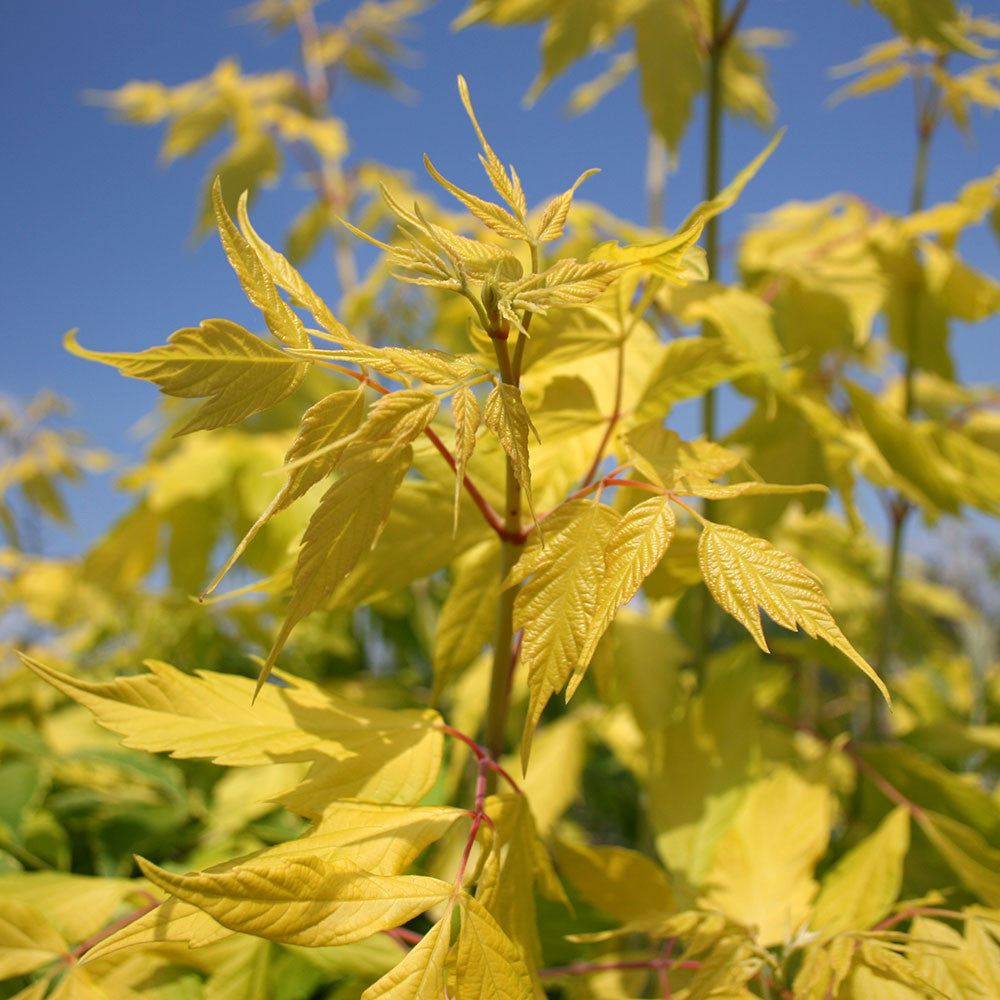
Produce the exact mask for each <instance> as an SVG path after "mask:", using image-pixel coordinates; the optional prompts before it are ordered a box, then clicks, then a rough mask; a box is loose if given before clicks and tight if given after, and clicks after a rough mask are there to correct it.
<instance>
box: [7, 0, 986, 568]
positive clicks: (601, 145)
mask: <svg viewBox="0 0 1000 1000" xmlns="http://www.w3.org/2000/svg"><path fill="white" fill-rule="evenodd" d="M350 6H353V3H351V4H349V3H346V2H343V0H327V2H326V3H325V4H323V5H322V6H321V8H320V14H321V16H322V17H323V18H324V19H328V20H329V19H334V18H336V17H338V16H339V15H340V14H341V13H342V12H344V11H345V10H346V9H348V8H349V7H350ZM978 6H979V10H980V11H982V12H986V11H987V10H988V8H989V7H990V6H991V4H984V3H980V4H979V5H978ZM463 7H464V4H460V3H457V2H454V0H439V2H438V3H436V4H435V5H433V6H432V7H430V8H429V9H428V11H427V12H426V13H425V14H424V15H422V16H421V17H420V18H419V20H418V22H417V23H418V31H417V33H416V34H415V35H414V37H413V38H412V39H411V47H412V48H413V49H414V50H415V51H416V52H417V53H418V56H419V61H418V62H417V63H416V64H415V65H414V66H412V67H410V68H406V69H404V70H403V71H402V73H401V75H402V78H403V80H404V81H405V82H406V83H407V84H408V85H409V86H410V87H411V88H412V89H413V90H414V91H415V92H416V93H417V94H418V95H419V96H418V99H417V100H416V101H415V102H414V103H412V104H401V103H399V102H398V101H396V100H395V99H393V98H392V97H389V96H387V95H385V94H382V93H378V92H375V91H371V90H368V89H365V88H363V87H361V86H359V85H355V84H351V83H347V84H345V85H343V86H340V85H338V90H337V94H336V100H335V111H336V113H337V114H339V115H340V116H341V117H342V118H344V119H345V120H346V122H347V125H348V129H349V134H350V137H351V142H352V154H351V156H352V159H354V160H364V159H374V160H380V161H382V162H385V163H388V164H390V165H392V166H395V167H399V168H404V169H408V170H411V171H413V173H414V175H415V176H419V174H420V173H422V170H421V168H420V162H421V156H422V154H423V153H424V152H425V151H426V152H430V153H431V154H432V155H433V157H434V160H435V163H436V164H437V165H438V166H439V167H440V168H441V169H442V170H443V171H444V172H445V173H446V174H447V175H448V176H449V177H451V178H452V179H453V180H455V181H456V182H458V183H460V184H463V185H464V186H471V185H475V187H473V189H474V190H480V189H481V185H482V184H483V183H485V182H484V179H483V177H482V174H481V173H480V168H479V166H478V163H477V161H476V157H475V153H476V146H475V142H474V136H473V135H472V133H471V130H470V128H469V126H468V123H467V121H466V119H465V117H464V114H463V112H462V110H461V106H460V104H459V101H458V97H457V93H456V88H455V76H456V74H457V73H463V74H464V75H465V76H466V78H467V79H468V81H469V86H470V89H471V92H472V96H473V100H474V102H475V104H476V108H477V111H478V114H479V117H480V121H481V122H482V124H483V126H484V128H485V129H486V132H487V135H488V136H489V137H490V139H491V142H492V143H493V145H494V147H495V148H496V149H497V151H498V153H499V154H500V156H501V158H502V159H504V160H505V161H513V162H514V163H515V165H516V166H517V169H518V172H519V173H520V175H521V177H522V180H523V181H524V185H525V188H526V190H527V191H528V198H529V201H534V202H538V201H540V200H542V198H544V197H545V196H547V195H551V194H553V193H555V192H557V191H559V190H562V189H564V188H565V187H566V186H567V185H568V183H570V182H571V181H572V180H573V179H574V178H575V177H576V176H577V175H578V174H579V173H580V172H581V171H582V170H584V169H586V168H588V167H591V166H597V167H600V168H602V173H601V174H599V175H598V176H597V177H595V178H593V179H592V180H590V181H588V182H587V185H586V189H585V191H584V192H581V193H582V194H585V196H587V197H589V198H591V199H593V200H595V201H598V202H600V203H602V204H604V205H605V206H606V207H607V208H609V209H610V210H612V211H614V212H616V213H618V214H620V215H623V216H626V217H630V218H634V219H637V220H641V219H642V218H643V216H644V212H645V209H644V205H643V182H644V171H645V162H646V125H645V116H644V113H643V111H642V109H641V107H640V103H639V98H638V90H637V85H636V82H635V80H634V79H632V80H630V81H628V82H627V83H626V84H625V85H624V86H623V87H621V88H619V89H618V90H617V91H615V92H613V93H612V94H611V95H610V96H609V97H608V98H607V99H606V100H605V101H604V102H603V103H602V104H601V105H599V106H598V108H597V109H596V110H594V111H592V112H591V113H589V114H588V115H586V116H584V117H580V118H569V117H567V116H566V115H565V114H564V113H563V106H564V104H565V101H566V99H567V97H568V95H569V93H570V91H571V89H572V87H573V85H574V84H575V83H578V82H580V81H582V80H585V79H589V78H590V77H592V76H594V75H596V73H597V72H599V71H600V69H602V68H603V66H604V65H605V62H604V59H603V58H600V57H597V58H594V59H592V60H589V61H588V62H587V63H585V64H583V65H582V66H581V67H579V68H578V69H577V70H574V71H573V72H572V73H570V74H568V75H567V76H566V77H564V78H561V79H560V80H559V81H557V82H556V84H555V85H554V86H553V87H552V88H550V90H549V91H547V92H546V93H545V94H544V95H543V96H542V98H541V99H540V101H539V102H538V103H537V104H536V105H535V106H534V107H533V108H531V109H526V108H525V107H524V106H523V104H522V98H523V95H524V94H525V92H526V91H527V89H528V87H529V85H530V83H531V81H532V79H533V77H534V75H535V72H536V69H537V66H538V54H537V45H538V30H537V29H536V28H518V29H506V30H497V29H490V28H485V27H476V28H472V29H467V30H466V31H463V32H460V33H454V32H452V31H451V30H450V27H449V24H450V21H451V20H452V19H453V18H454V17H455V16H456V15H457V14H458V13H459V12H460V11H461V10H462V9H463ZM745 23H746V25H747V26H759V27H774V28H780V29H783V30H786V31H789V32H791V34H792V36H793V38H792V43H791V45H790V46H789V47H787V48H785V49H778V50H774V51H772V52H771V53H770V59H771V64H772V69H773V90H774V94H775V97H776V101H777V105H778V124H780V125H785V126H787V127H788V133H787V135H786V137H785V139H784V141H783V142H782V144H781V146H780V147H779V149H778V151H777V152H776V154H775V155H774V156H773V157H772V158H771V160H770V161H769V163H768V164H767V166H766V168H765V169H764V170H763V171H762V172H761V174H760V175H759V176H758V177H757V178H756V179H755V180H754V181H753V183H752V184H751V185H750V187H749V188H748V190H747V191H746V193H745V195H744V197H743V198H742V199H741V201H740V203H739V205H738V206H736V208H735V209H734V210H733V211H731V212H730V213H728V214H727V215H726V217H725V218H724V220H723V240H724V241H725V240H726V238H727V237H732V236H734V235H735V234H736V233H738V232H739V230H740V229H741V228H742V227H743V225H744V224H745V222H746V220H747V218H748V216H750V215H752V214H754V213H759V212H762V211H766V210H767V209H769V208H772V207H775V206H776V205H778V204H780V203H782V202H784V201H787V200H790V199H814V198H819V197H822V196H824V195H826V194H829V193H831V192H833V191H838V190H842V191H850V192H853V193H856V194H858V195H861V196H863V197H865V198H867V199H869V200H870V201H871V202H873V203H874V204H876V205H878V206H880V207H881V208H883V209H885V210H887V211H890V212H902V211H904V210H905V208H906V204H907V200H908V197H909V187H910V172H911V164H912V159H913V150H914V136H913V125H912V119H913V108H912V98H911V95H910V93H909V91H908V89H906V88H901V89H899V90H897V91H893V92H890V93H887V94H881V95H877V96H875V97H872V98H868V99H865V100H861V101H859V100H854V101H848V102H845V103H843V104H840V105H837V106H836V107H830V106H829V104H828V98H829V95H830V94H831V92H832V91H833V90H834V89H835V86H836V83H835V81H833V80H831V79H830V77H829V74H828V70H829V67H831V66H834V65H837V64H840V63H843V62H847V61H849V60H850V59H852V58H854V57H856V56H857V55H858V54H859V53H860V51H861V50H862V49H863V48H864V47H865V46H867V45H870V44H872V43H875V42H878V41H881V40H883V39H885V38H887V37H888V36H889V34H890V31H889V28H888V26H887V24H886V23H885V22H884V21H883V20H882V19H881V18H880V17H879V16H878V15H877V14H876V13H874V12H873V11H872V10H871V9H870V8H869V7H868V6H867V5H861V6H855V5H854V4H852V3H848V2H847V0H751V2H750V4H749V7H748V12H747V17H746V21H745ZM621 47H623V46H621ZM226 55H235V56H237V57H238V58H239V60H240V61H241V63H242V65H243V67H244V69H245V70H246V71H248V72H250V71H254V70H257V69H262V68H268V67H272V68H277V67H283V66H286V65H289V64H290V61H291V59H292V44H291V38H287V39H278V40H272V39H269V38H268V37H267V36H266V34H265V32H264V31H263V29H262V28H260V27H259V26H256V25H247V24H245V23H241V20H240V18H239V16H238V7H237V5H235V4H233V3H230V2H229V0H170V2H164V0H159V2H154V0H32V2H30V3H10V4H7V5H5V8H4V27H3V31H2V33H0V56H2V58H0V81H2V83H0V88H2V90H0V93H2V97H3V100H2V105H0V116H2V125H3V127H2V132H0V135H2V136H3V144H4V147H5V153H4V154H3V157H2V158H0V171H2V177H3V201H2V204H3V221H4V226H3V230H4V234H5V238H4V239H3V241H2V243H0V255H2V261H0V275H2V297H0V303H2V315H3V334H2V336H3V354H2V358H3V360H2V362H0V392H3V393H6V394H11V395H14V396H15V397H18V398H21V399H25V398H27V397H28V396H30V395H31V394H32V393H33V392H34V391H35V390H37V389H38V388H40V387H42V386H48V387H50V388H52V389H54V390H56V391H57V392H59V393H61V394H63V395H65V396H67V397H68V398H69V399H70V400H72V402H73V404H74V408H75V412H74V422H75V424H76V425H78V426H81V427H82V428H84V429H85V430H86V431H87V432H88V433H89V434H90V436H91V438H92V440H93V442H94V443H96V444H100V445H102V446H104V447H106V448H108V449H110V450H111V451H112V452H114V453H115V454H116V455H118V456H120V457H121V464H120V465H119V468H121V467H123V466H124V465H125V464H127V462H128V461H129V459H130V458H134V457H135V456H136V455H137V454H138V453H139V449H140V447H141V442H140V441H139V440H138V439H137V437H136V435H135V433H134V431H133V430H132V428H133V427H134V425H135V424H136V422H137V421H138V420H140V418H141V417H142V416H143V415H145V414H146V413H148V412H149V411H150V410H151V409H152V407H153V406H154V405H155V402H156V398H157V397H156V392H155V390H154V389H153V388H152V387H150V386H149V385H148V384H146V383H140V382H135V381H132V380H127V379H123V378H121V377H120V376H119V375H118V374H117V373H116V372H115V371H114V370H113V369H110V368H106V367H104V366H98V365H94V364H92V363H88V362H85V361H82V360H79V359H76V358H73V357H70V356H69V355H67V354H65V352H64V351H63V350H62V347H61V338H62V335H63V333H64V332H65V331H66V330H67V329H69V328H70V327H75V326H78V327H80V340H81V342H82V343H84V344H85V345H86V346H88V347H92V348H95V349H102V350H139V349H142V348H145V347H149V346H152V345H154V344H158V343H162V342H163V341H164V339H165V338H166V337H167V336H168V335H169V334H170V333H171V332H172V331H173V330H175V329H178V328H180V327H183V326H190V325H195V324H197V322H198V321H200V320H201V319H203V318H207V317H213V316H224V317H227V318H231V319H233V320H236V321H238V322H243V323H245V324H246V325H248V326H250V327H251V328H255V326H259V325H260V324H259V322H258V320H257V318H256V317H255V315H254V314H253V313H252V311H251V310H250V308H249V307H248V306H247V304H246V301H245V299H244V297H243V295H242V292H241V290H240V288H239V285H238V283H237V282H236V279H235V277H234V276H233V274H232V272H231V270H230V269H229V266H228V264H227V263H226V261H225V258H224V256H223V254H222V252H221V249H220V248H219V246H218V243H217V241H215V240H213V239H208V240H206V241H205V242H204V243H203V244H201V245H200V246H198V247H197V248H193V247H192V244H191V243H190V239H189V237H190V232H191V227H192V222H193V219H194V214H195V205H196V199H197V195H198V190H199V186H200V183H201V178H202V175H203V173H204V171H205V168H206V166H207V163H208V162H209V160H210V159H211V157H212V155H213V152H214V150H213V149H212V148H210V150H209V152H208V153H206V154H205V155H204V156H201V157H199V158H197V159H196V160H194V161H189V160H185V161H180V162H179V163H176V164H174V165H172V166H171V167H169V168H167V169H165V168H163V166H162V165H160V164H158V162H157V151H158V147H159V142H160V139H161V133H160V131H159V130H158V129H140V128H136V127H133V126H124V125H120V124H115V123H113V122H112V121H110V120H109V117H108V115H107V113H106V112H105V111H104V110H102V109H100V108H97V107H91V106H87V105H86V104H85V103H84V101H83V98H82V94H83V92H84V91H87V90H102V89H113V88H115V87H117V86H120V85H121V84H122V83H124V82H126V81H127V80H130V79H156V80H162V81H164V82H166V83H169V84H177V83H181V82H184V81H186V80H189V79H192V78H195V77H198V76H202V75H204V74H206V73H207V72H208V71H209V70H210V69H211V68H212V67H213V66H214V65H215V63H216V62H217V61H218V60H219V59H220V58H222V57H223V56H226ZM975 126H976V131H977V133H978V136H979V138H978V140H977V141H976V142H975V143H973V144H971V145H970V144H967V143H966V142H965V141H964V140H962V139H961V138H960V137H958V136H957V135H956V133H955V132H954V131H952V130H951V128H950V126H945V127H944V129H943V130H942V133H941V134H940V136H939V137H938V141H937V144H936V146H935V147H934V149H933V151H932V157H931V169H930V181H929V185H928V200H929V202H934V201H939V200H945V199H948V198H950V197H951V196H952V195H953V194H954V193H955V192H957V190H958V189H959V187H960V186H961V185H962V184H963V183H965V182H966V181H967V180H970V179H972V178H975V177H980V176H983V175H985V174H987V173H989V172H990V171H991V170H993V169H994V168H995V167H996V166H997V165H998V163H1000V129H998V128H997V118H996V116H993V117H992V118H986V119H983V118H977V120H976V121H975ZM763 143H764V137H763V136H762V135H761V134H760V133H759V132H758V131H757V130H756V129H754V128H753V127H751V126H749V125H742V124H730V125H727V129H726V135H725V144H724V161H725V174H726V176H727V177H728V176H731V175H732V173H734V172H735V171H736V170H737V169H739V167H741V166H742V165H743V164H744V163H746V161H747V160H749V159H750V158H751V157H752V156H753V155H754V154H755V153H756V152H757V151H758V150H759V149H760V147H761V146H762V145H763ZM700 146H701V129H700V126H699V123H698V121H697V120H696V121H695V122H694V123H693V124H692V126H691V129H690V131H689V133H688V140H687V141H686V143H685V145H684V147H683V149H682V152H681V159H680V170H679V172H678V174H676V175H675V176H673V177H672V178H671V179H670V182H669V185H668V192H667V215H668V222H670V223H677V222H679V221H680V220H681V219H682V218H683V216H684V215H685V214H686V213H687V211H688V209H689V208H690V207H691V206H692V205H693V204H695V203H696V202H697V201H698V200H699V199H700V185H701V181H700V162H701V149H700ZM421 183H422V184H425V186H427V187H428V189H429V188H430V187H431V186H432V184H431V182H429V180H427V179H426V178H425V179H424V180H422V181H421ZM303 199H304V195H303V193H302V191H301V190H296V183H295V177H294V172H292V173H291V174H290V175H289V181H288V182H287V183H286V184H285V185H284V186H283V187H282V188H281V189H275V190H274V191H270V192H265V193H264V194H263V195H262V196H261V198H260V199H259V201H258V206H257V209H256V211H255V214H254V219H255V225H256V226H257V228H258V229H259V230H260V231H261V232H262V233H263V234H265V236H268V237H270V238H272V240H277V239H278V238H279V235H280V233H281V232H283V230H284V227H285V225H286V224H287V222H288V221H289V220H290V218H291V217H292V215H293V214H294V212H295V211H296V210H297V208H298V207H299V206H300V205H301V204H302V203H303ZM963 249H964V250H965V252H966V254H967V256H968V257H969V259H970V260H971V261H972V262H973V263H974V264H975V265H976V266H978V267H980V268H981V269H983V270H986V271H988V272H990V273H992V274H997V273H998V272H1000V267H998V263H1000V254H998V251H997V247H996V243H995V242H994V241H993V240H992V238H991V237H990V236H989V235H988V234H987V233H986V232H985V231H983V230H980V231H977V232H976V233H974V234H970V237H969V238H968V239H967V241H966V242H965V244H963ZM306 275H307V277H308V278H309V279H310V280H311V281H312V282H313V283H314V285H315V286H316V287H317V289H318V290H320V291H321V292H322V291H324V289H332V288H333V287H334V283H333V276H332V269H331V267H330V263H329V255H328V254H323V253H321V254H320V256H319V258H317V259H316V260H315V261H314V262H313V263H312V264H311V265H310V266H309V268H308V269H307V271H306ZM998 334H1000V324H998V323H997V322H992V323H986V324H981V325H979V326H977V327H976V328H975V329H972V330H967V331H961V330H960V331H959V332H958V334H957V335H956V340H955V348H956V354H957V358H958V363H959V371H960V374H961V375H962V376H963V377H964V378H967V379H972V380H975V381H979V382H982V381H994V382H996V381H998V375H1000V348H998ZM119 504H120V501H116V499H115V498H114V495H113V493H112V491H111V489H110V485H109V479H108V478H107V477H105V478H104V479H102V480H99V481H98V482H96V483H95V484H93V485H91V486H89V487H86V488H84V489H82V490H79V491H77V492H76V495H75V497H74V498H73V505H74V508H75V510H76V511H77V515H78V519H79V521H80V523H81V528H80V530H79V532H78V533H77V534H76V535H75V536H72V537H67V538H61V537H53V538H52V539H51V540H50V543H49V545H50V548H54V549H64V550H66V549H73V548H74V547H76V548H79V546H80V545H81V544H82V543H83V541H84V540H85V539H86V538H87V537H92V536H93V535H94V534H95V533H96V532H97V531H99V530H100V528H101V527H102V526H103V525H104V524H105V523H106V522H107V521H108V519H109V518H110V517H111V515H112V514H113V512H114V510H115V509H116V507H117V506H118V505H119Z"/></svg>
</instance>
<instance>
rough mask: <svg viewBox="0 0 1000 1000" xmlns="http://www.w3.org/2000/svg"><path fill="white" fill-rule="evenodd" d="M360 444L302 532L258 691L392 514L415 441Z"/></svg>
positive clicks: (363, 427) (371, 544) (373, 542)
mask: <svg viewBox="0 0 1000 1000" xmlns="http://www.w3.org/2000/svg"><path fill="white" fill-rule="evenodd" d="M393 395H400V393H393ZM386 398H391V397H386ZM432 398H433V397H432ZM435 403H436V400H435ZM369 420H371V416H369ZM365 426H367V422H366V425H363V426H362V428H361V432H360V433H362V434H363V433H364V431H365ZM379 426H381V424H379ZM386 430H387V431H388V427H386ZM417 433H419V431H418V432H417ZM357 447H360V448H361V449H362V450H359V451H358V452H356V453H354V454H353V455H348V457H346V458H345V461H344V470H343V474H342V475H341V477H340V478H339V479H338V480H337V481H336V482H335V483H334V484H333V485H332V486H331V487H330V488H329V489H328V490H327V491H326V493H325V494H324V495H323V499H322V500H320V502H319V506H318V507H317V508H316V510H315V511H314V512H313V516H312V518H311V519H310V521H309V524H308V526H307V527H306V530H305V534H304V535H303V536H302V547H301V548H300V549H299V557H298V561H297V562H296V564H295V572H294V575H293V577H292V587H293V591H292V598H291V600H290V601H289V602H288V607H287V608H286V609H285V620H284V622H283V623H282V626H281V629H280V631H279V632H278V637H277V639H275V641H274V645H273V646H272V647H271V651H270V653H268V656H267V659H266V660H265V662H264V665H263V667H261V672H260V677H259V678H258V680H257V690H258V692H259V691H260V688H261V686H262V685H263V683H264V681H265V680H266V679H267V675H268V674H269V673H270V671H271V667H272V666H273V665H274V661H275V660H276V659H277V657H278V653H280V652H281V649H282V647H283V646H284V644H285V641H286V640H287V639H288V637H289V635H291V632H292V629H293V628H295V626H296V625H297V624H298V623H299V622H300V621H301V620H302V619H303V618H305V616H306V615H308V614H309V613H310V612H311V611H315V610H316V608H318V607H319V606H320V605H321V604H322V603H323V602H324V601H326V600H327V599H328V598H329V597H330V596H331V595H332V594H333V592H334V590H335V589H336V587H337V584H339V583H340V581H341V580H343V579H344V577H346V576H347V574H348V573H349V572H350V571H351V570H352V569H353V568H354V566H355V564H356V563H357V561H358V560H359V559H360V558H361V556H362V555H363V554H364V553H365V552H366V551H367V550H369V549H370V548H372V546H374V545H375V543H376V542H377V541H378V537H379V535H380V534H381V532H382V528H383V527H384V526H385V522H386V521H387V520H388V517H389V511H390V508H391V506H392V498H393V494H395V492H396V490H397V489H398V487H399V484H400V483H401V482H402V481H403V477H404V476H405V475H406V471H407V469H409V467H410V460H411V458H412V454H413V452H412V448H411V447H410V445H403V446H402V447H395V446H394V445H393V444H391V443H390V444H389V445H385V444H384V443H381V444H378V445H369V446H367V447H364V446H363V445H362V446H357Z"/></svg>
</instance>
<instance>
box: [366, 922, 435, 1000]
mask: <svg viewBox="0 0 1000 1000" xmlns="http://www.w3.org/2000/svg"><path fill="white" fill-rule="evenodd" d="M450 944H451V907H450V906H449V907H448V909H447V910H446V911H445V915H444V916H443V917H442V918H441V919H440V920H439V921H438V922H437V923H436V924H435V925H434V926H433V927H432V928H431V929H430V930H429V931H427V933H426V934H424V936H423V937H422V938H421V939H420V942H419V943H418V944H417V945H416V946H415V947H413V948H411V949H410V950H409V952H407V954H406V957H405V958H404V959H403V960H402V962H400V963H399V965H397V966H396V967H395V968H394V969H393V970H392V971H391V972H387V973H386V974H385V975H384V976H383V977H382V978H381V979H380V980H379V981H378V982H377V983H374V984H372V985H371V986H369V987H368V989H366V990H365V991H364V993H362V994H361V1000H423V998H424V997H428V998H429V997H444V996H446V995H447V990H446V977H445V962H446V960H447V958H448V948H449V946H450Z"/></svg>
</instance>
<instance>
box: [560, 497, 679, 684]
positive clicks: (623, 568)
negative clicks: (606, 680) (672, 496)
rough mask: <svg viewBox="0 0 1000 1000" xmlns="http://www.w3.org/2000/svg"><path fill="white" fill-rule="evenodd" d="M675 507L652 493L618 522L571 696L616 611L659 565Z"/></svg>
mask: <svg viewBox="0 0 1000 1000" xmlns="http://www.w3.org/2000/svg"><path fill="white" fill-rule="evenodd" d="M674 523H675V519H674V511H673V508H672V507H671V506H670V502H669V501H668V500H667V498H666V497H652V498H651V499H649V500H644V501H643V502H642V503H639V504H636V506H634V507H632V508H631V509H630V510H629V511H628V512H627V513H626V514H625V515H624V516H623V517H622V518H621V520H620V521H619V522H618V523H617V524H616V525H615V526H614V530H613V531H612V532H611V534H610V535H609V536H608V540H607V546H606V548H605V552H604V573H603V574H602V575H601V578H600V585H599V590H598V594H597V600H596V603H595V604H594V606H593V608H592V609H591V612H590V615H589V619H590V620H589V624H588V627H587V631H586V640H585V642H584V645H583V647H582V648H581V650H580V652H579V653H578V655H577V660H576V663H575V664H574V667H573V672H574V676H573V678H572V680H571V681H570V682H569V686H568V687H567V689H566V693H567V697H569V696H571V695H572V694H573V692H574V691H575V690H576V688H577V686H578V685H579V683H580V681H581V680H582V679H583V675H584V672H585V671H586V669H587V665H588V664H589V663H590V660H591V657H592V656H593V655H594V650H596V649H597V644H598V642H600V640H601V637H602V636H603V635H604V633H605V631H606V630H607V628H608V626H609V625H610V624H611V621H612V619H613V618H614V616H615V613H616V612H617V611H618V609H619V608H620V607H622V606H623V605H625V604H627V603H628V602H629V601H630V600H632V598H633V597H635V595H636V593H637V592H638V590H639V587H640V586H642V581H643V580H645V579H646V577H647V576H649V574H650V573H652V572H653V570H654V569H655V568H656V566H657V564H658V563H659V561H660V560H661V559H662V558H663V554H664V553H665V552H666V551H667V546H668V545H669V544H670V539H671V538H673V534H674Z"/></svg>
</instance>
